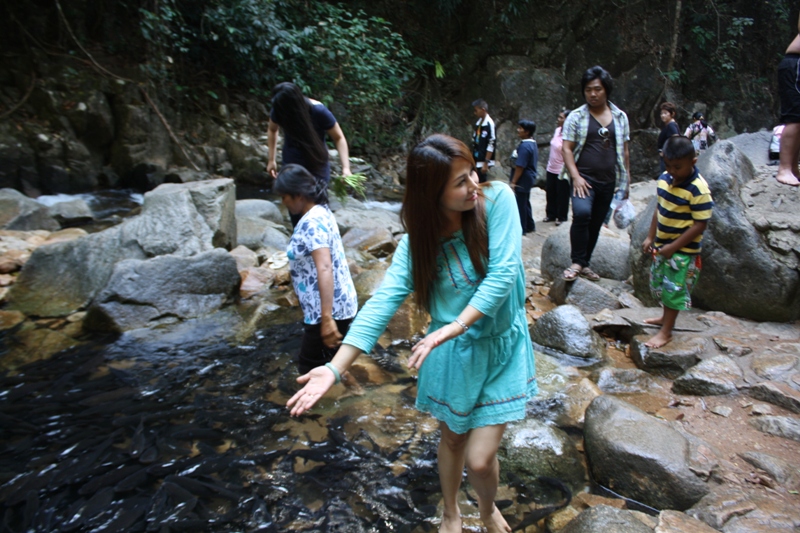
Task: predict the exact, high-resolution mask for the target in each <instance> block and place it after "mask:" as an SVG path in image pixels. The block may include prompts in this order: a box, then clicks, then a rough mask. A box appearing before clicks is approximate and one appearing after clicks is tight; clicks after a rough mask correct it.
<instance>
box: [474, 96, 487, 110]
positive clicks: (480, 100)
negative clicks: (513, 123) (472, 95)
mask: <svg viewBox="0 0 800 533" xmlns="http://www.w3.org/2000/svg"><path fill="white" fill-rule="evenodd" d="M472 107H480V108H481V109H483V110H484V111H489V104H487V103H486V100H484V99H483V98H478V99H477V100H475V101H474V102H472Z"/></svg>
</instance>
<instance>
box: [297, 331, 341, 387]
mask: <svg viewBox="0 0 800 533" xmlns="http://www.w3.org/2000/svg"><path fill="white" fill-rule="evenodd" d="M352 321H353V319H352V318H348V319H345V320H337V321H336V327H337V328H339V333H341V334H342V337H344V336H345V335H347V330H348V329H349V328H350V323H351V322H352ZM321 332H322V326H321V325H320V324H306V325H305V331H304V332H303V343H302V344H301V345H300V354H299V355H298V356H297V369H298V370H299V371H300V374H301V375H302V374H307V373H308V372H309V371H311V369H312V368H316V367H318V366H322V365H324V364H325V363H329V362H330V360H331V359H333V356H334V355H336V350H338V348H328V347H327V346H325V343H324V342H322V333H321Z"/></svg>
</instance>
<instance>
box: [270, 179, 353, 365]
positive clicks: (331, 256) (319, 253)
mask: <svg viewBox="0 0 800 533" xmlns="http://www.w3.org/2000/svg"><path fill="white" fill-rule="evenodd" d="M273 191H275V192H276V193H278V194H280V195H281V201H282V202H283V205H285V206H286V208H287V209H288V210H289V213H291V214H292V215H296V216H300V220H299V221H298V223H297V225H296V226H295V228H294V233H292V238H291V240H290V241H289V246H288V249H287V250H286V255H287V256H288V257H289V272H290V274H291V276H292V285H293V286H294V290H295V293H297V298H298V299H299V300H300V307H301V308H302V310H303V316H304V322H305V332H304V334H303V343H302V346H301V347H300V355H299V357H298V369H299V371H300V374H306V373H308V372H309V371H310V370H311V369H312V368H316V367H318V366H322V365H324V364H325V363H327V362H329V361H330V360H331V359H332V358H333V356H334V355H335V353H336V349H337V348H338V347H339V345H340V344H341V343H342V338H344V335H345V334H346V333H347V330H348V328H349V327H350V322H352V320H353V318H354V317H355V316H356V312H357V310H358V297H357V296H356V289H355V286H354V285H353V279H352V278H351V277H350V270H349V268H348V266H347V258H346V257H345V254H344V247H343V246H342V237H341V235H340V234H339V226H338V225H337V224H336V219H335V218H334V217H333V213H332V212H331V210H330V209H329V208H328V193H327V184H326V183H324V182H322V181H321V180H317V179H316V178H315V177H314V176H313V175H312V174H311V173H310V172H309V171H308V170H306V169H305V168H303V167H302V166H300V165H297V164H289V165H285V166H284V167H283V168H282V169H281V171H280V173H279V174H278V177H277V179H276V180H275V184H274V185H273Z"/></svg>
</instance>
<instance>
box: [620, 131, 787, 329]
mask: <svg viewBox="0 0 800 533" xmlns="http://www.w3.org/2000/svg"><path fill="white" fill-rule="evenodd" d="M698 168H699V169H700V172H701V174H702V175H703V177H704V178H705V179H706V181H707V182H708V184H709V187H710V188H711V194H712V196H713V198H714V214H713V216H712V218H711V221H710V222H709V224H708V229H707V230H706V232H705V235H704V237H703V253H702V261H703V272H702V274H701V276H700V281H699V282H698V284H697V286H696V287H695V290H694V294H693V295H692V299H693V301H694V302H695V303H696V305H698V306H699V307H701V308H704V309H713V310H717V311H723V312H725V313H728V314H731V315H736V316H741V317H745V318H751V319H754V320H761V321H768V320H773V321H789V320H795V319H797V318H799V317H800V296H799V295H800V271H798V264H800V263H799V261H800V252H799V251H800V191H798V190H797V188H796V187H794V188H792V187H786V186H784V185H781V184H779V183H777V181H775V180H774V179H772V178H769V177H764V176H762V177H761V178H759V179H754V176H755V170H754V168H753V165H752V163H751V162H750V160H749V159H748V158H747V157H746V156H745V155H744V154H743V153H742V152H741V151H740V150H739V149H738V148H736V146H735V145H734V144H733V143H731V142H727V141H722V142H719V143H716V144H715V145H713V146H712V147H711V148H710V149H709V150H708V151H707V153H706V154H705V155H704V156H703V157H701V158H700V160H699V162H698ZM654 210H655V200H653V201H652V202H651V203H650V205H649V206H648V207H647V209H646V210H644V212H642V213H641V214H640V215H639V216H638V217H637V218H636V221H635V222H634V224H633V226H632V230H631V246H630V256H629V262H630V266H631V270H632V272H633V280H634V287H635V289H636V295H637V296H638V297H639V298H641V299H642V300H643V301H646V302H650V303H653V299H652V297H651V295H650V290H649V269H650V263H651V260H650V258H649V256H647V255H645V254H644V253H643V252H642V249H641V244H642V242H643V241H644V239H645V237H646V236H647V232H648V229H649V226H650V221H651V220H652V216H653V212H654Z"/></svg>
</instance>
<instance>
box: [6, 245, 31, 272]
mask: <svg viewBox="0 0 800 533" xmlns="http://www.w3.org/2000/svg"><path fill="white" fill-rule="evenodd" d="M30 256H31V253H30V252H29V251H27V250H9V251H7V252H6V253H4V254H3V255H2V256H0V274H10V273H11V272H16V271H17V270H19V269H21V268H22V266H23V265H24V264H25V262H26V261H27V260H28V258H29V257H30Z"/></svg>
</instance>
